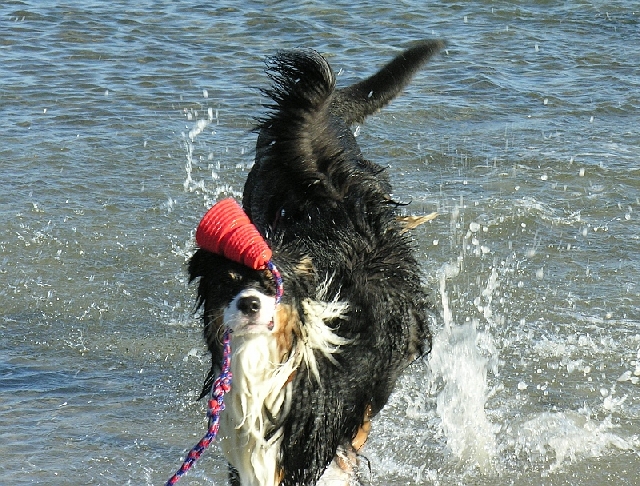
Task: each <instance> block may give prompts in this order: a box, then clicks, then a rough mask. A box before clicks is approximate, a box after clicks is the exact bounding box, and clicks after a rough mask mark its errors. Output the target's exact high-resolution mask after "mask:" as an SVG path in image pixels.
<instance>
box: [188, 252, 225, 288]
mask: <svg viewBox="0 0 640 486" xmlns="http://www.w3.org/2000/svg"><path fill="white" fill-rule="evenodd" d="M220 258H221V257H220V256H219V255H216V254H214V253H211V252H210V251H207V250H203V249H202V248H200V249H199V250H198V251H196V252H195V253H194V254H193V256H192V257H191V259H190V260H189V268H188V270H189V283H191V282H193V281H194V280H195V279H197V278H198V277H204V276H205V275H208V274H210V273H211V272H212V269H214V268H215V267H216V264H217V263H218V262H219V260H220Z"/></svg>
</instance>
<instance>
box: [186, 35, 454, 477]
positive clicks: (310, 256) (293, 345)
mask: <svg viewBox="0 0 640 486" xmlns="http://www.w3.org/2000/svg"><path fill="white" fill-rule="evenodd" d="M442 46H443V44H442V43H441V42H439V41H422V42H419V43H417V44H415V45H414V46H412V47H411V48H409V49H407V50H405V51H404V52H402V53H401V54H400V55H398V56H397V57H396V58H394V59H393V60H392V61H390V62H389V63H388V64H386V65H385V66H384V67H383V68H382V69H381V70H379V71H378V72H377V73H376V74H374V75H372V76H371V77H369V78H367V79H365V80H363V81H361V82H358V83H356V84H353V85H351V86H348V87H345V88H341V89H336V87H335V84H336V76H335V74H334V72H333V71H332V69H331V67H330V66H329V64H328V62H327V61H326V60H325V59H324V58H323V57H322V56H321V55H320V54H318V53H317V52H315V51H313V50H306V49H298V50H291V51H284V52H280V53H278V54H277V55H276V56H274V57H273V58H271V59H270V60H268V61H267V75H268V76H269V78H270V79H271V82H272V85H271V87H270V88H267V89H265V90H263V92H264V94H265V95H266V96H267V97H268V99H269V100H270V101H269V105H268V113H267V115H265V116H264V117H262V118H261V119H259V121H258V124H257V129H256V130H257V132H258V140H257V145H256V157H255V163H254V165H253V167H252V169H251V171H250V173H249V175H248V178H247V181H246V184H245V186H244V192H243V201H242V202H243V209H244V211H245V212H246V214H247V215H248V217H249V218H250V220H251V222H252V223H253V224H254V225H255V227H256V228H257V229H258V230H259V232H260V233H261V235H262V236H263V237H264V239H265V240H266V242H267V243H268V244H269V247H270V248H271V250H272V252H273V256H272V260H273V262H275V264H276V265H277V267H278V269H279V271H280V274H281V276H282V281H283V285H284V295H283V296H282V299H281V300H280V301H279V302H278V303H276V298H275V295H276V294H275V292H276V288H275V284H274V280H273V278H272V277H273V275H272V274H271V272H270V271H269V270H253V269H251V268H249V267H246V266H243V265H242V264H240V263H236V262H234V261H231V260H228V259H227V258H225V257H224V256H221V255H217V254H214V253H211V252H210V251H207V250H205V249H202V248H200V249H198V250H197V251H196V252H195V253H194V254H193V256H192V257H191V259H190V261H189V264H188V271H189V277H190V281H194V280H198V279H199V283H198V287H197V308H202V309H203V313H202V319H203V323H204V337H205V340H206V343H207V345H208V348H209V351H210V353H211V357H212V366H211V371H210V372H209V375H208V377H207V378H206V380H205V385H204V388H203V394H202V396H204V395H206V394H208V393H209V391H210V389H211V386H212V382H213V379H214V377H215V375H216V374H217V373H218V372H219V370H220V366H221V365H220V363H221V362H222V359H223V355H222V345H221V336H222V334H223V330H224V329H225V328H229V329H231V332H232V333H231V335H232V341H231V344H232V349H233V354H232V358H231V370H232V373H233V384H232V386H231V390H230V391H229V393H228V394H227V396H226V398H225V404H226V409H225V411H224V412H223V413H222V414H221V417H220V434H219V442H220V445H221V448H222V451H223V453H224V455H225V457H226V459H227V460H228V462H229V464H230V482H231V484H232V485H234V486H237V485H242V486H257V485H260V486H272V485H284V486H290V485H313V484H347V483H349V484H352V483H353V482H354V481H357V476H358V474H357V467H356V465H357V464H356V463H357V455H358V452H359V451H360V449H361V448H362V446H363V444H364V443H365V441H366V439H367V436H368V434H369V430H370V427H371V419H372V418H373V417H374V416H375V415H376V414H377V413H378V412H379V411H380V410H381V409H382V408H383V407H384V405H385V404H386V403H387V401H388V399H389V396H390V394H391V392H392V391H393V388H394V385H395V383H396V380H397V379H398V377H399V376H400V374H401V373H402V372H403V370H405V368H407V367H408V365H409V364H410V363H411V362H412V361H413V360H415V359H416V358H418V357H421V356H423V355H425V354H426V353H428V351H429V350H430V347H431V334H430V331H429V323H430V321H431V320H432V319H433V317H432V316H433V312H432V304H431V302H430V300H429V297H428V295H427V293H426V292H425V290H424V289H423V286H422V285H421V277H420V275H421V270H420V265H419V264H418V262H417V260H416V257H415V255H414V253H413V249H412V245H411V241H410V238H409V236H408V235H407V234H406V233H405V232H404V229H405V228H404V227H403V224H402V222H401V221H399V219H398V207H399V203H397V202H396V201H394V200H393V198H392V197H391V195H390V194H391V184H390V180H389V176H388V174H387V172H386V170H385V169H384V168H383V167H382V166H381V165H379V164H377V163H374V162H371V161H369V160H367V159H365V158H364V157H363V155H362V153H361V151H360V148H359V147H358V144H357V143H356V139H355V136H354V134H353V133H352V131H351V127H352V125H354V124H356V123H361V122H363V121H364V119H365V118H366V117H367V116H368V115H371V114H373V113H375V112H376V111H378V110H379V109H381V108H382V107H384V106H385V105H386V104H387V103H389V102H390V101H391V100H392V99H393V98H394V97H395V96H396V95H398V94H399V93H400V91H401V90H402V89H403V88H404V87H405V86H406V85H407V84H408V83H409V81H410V80H411V78H412V77H413V75H414V74H415V73H416V72H417V71H418V69H420V67H422V65H423V64H424V63H425V62H426V61H427V60H428V59H429V58H430V57H432V55H433V54H435V53H436V52H437V51H438V50H439V49H441V48H442ZM336 481H337V482H336Z"/></svg>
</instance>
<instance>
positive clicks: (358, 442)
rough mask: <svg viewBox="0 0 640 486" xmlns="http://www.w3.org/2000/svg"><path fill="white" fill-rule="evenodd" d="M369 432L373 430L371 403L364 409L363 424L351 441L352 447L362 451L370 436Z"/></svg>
mask: <svg viewBox="0 0 640 486" xmlns="http://www.w3.org/2000/svg"><path fill="white" fill-rule="evenodd" d="M369 432H371V405H367V408H366V409H365V411H364V419H363V420H362V425H361V426H360V429H358V432H357V433H356V436H355V437H354V438H353V440H352V441H351V447H353V450H354V451H355V452H358V451H360V449H362V447H363V446H364V443H365V442H366V441H367V439H368V438H369Z"/></svg>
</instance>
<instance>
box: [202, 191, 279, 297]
mask: <svg viewBox="0 0 640 486" xmlns="http://www.w3.org/2000/svg"><path fill="white" fill-rule="evenodd" d="M196 243H197V244H198V246H199V247H200V248H203V249H205V250H207V251H210V252H212V253H216V254H218V255H222V256H224V257H225V258H228V259H229V260H232V261H234V262H237V263H240V264H242V265H246V266H247V267H249V268H252V269H254V270H265V269H269V270H270V271H271V273H272V274H273V278H274V280H275V282H276V302H279V301H280V298H281V297H282V293H283V288H282V277H281V276H280V272H278V270H277V269H276V266H275V265H274V264H273V262H272V261H271V256H272V252H271V249H270V248H269V246H268V245H267V242H266V241H265V240H264V238H263V237H262V235H261V234H260V232H259V231H258V229H257V228H256V227H255V226H254V225H253V223H251V221H250V220H249V217H248V216H247V214H246V213H245V212H244V210H243V209H242V207H240V205H239V204H238V203H237V202H236V201H235V200H234V199H232V198H228V199H223V200H222V201H219V202H218V203H216V204H215V205H214V206H213V207H212V208H211V209H209V211H207V213H206V214H205V215H204V217H203V218H202V221H200V224H199V225H198V229H197V230H196Z"/></svg>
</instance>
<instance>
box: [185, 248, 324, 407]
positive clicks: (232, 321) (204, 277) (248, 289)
mask: <svg viewBox="0 0 640 486" xmlns="http://www.w3.org/2000/svg"><path fill="white" fill-rule="evenodd" d="M274 260H276V261H277V267H278V269H279V270H280V273H281V276H282V279H283V282H284V288H285V292H284V295H283V296H282V299H281V300H280V302H279V303H277V304H276V285H275V282H274V278H273V275H272V273H271V271H269V270H268V269H265V270H253V269H252V268H249V267H247V266H245V265H242V264H240V263H236V262H234V261H232V260H229V259H228V258H226V257H224V256H221V255H217V254H215V253H212V252H209V251H207V250H204V249H202V248H201V249H199V250H197V251H196V252H195V253H194V255H193V257H192V258H191V260H190V261H189V277H190V281H193V280H196V279H199V284H198V300H197V306H198V308H200V307H202V308H203V321H204V337H205V340H206V342H207V346H208V348H209V351H210V352H211V357H212V368H211V372H210V373H209V376H208V377H207V379H206V381H205V385H204V388H203V391H202V396H204V395H206V394H207V393H208V392H209V390H210V388H211V383H212V380H213V377H214V376H215V373H216V371H217V370H218V369H219V366H220V363H221V362H222V346H221V342H222V334H223V332H224V329H225V328H226V327H227V328H229V329H231V331H232V335H233V337H234V339H236V338H250V337H251V335H260V334H263V335H264V334H266V335H271V336H273V337H274V339H276V340H277V341H278V343H279V346H280V347H281V348H282V352H283V353H284V354H286V353H287V351H288V348H290V346H291V342H292V341H293V339H295V335H296V334H299V327H300V315H301V310H300V305H301V302H302V301H304V300H305V298H308V297H311V296H312V295H313V290H314V289H315V274H314V270H313V266H312V264H311V261H310V260H309V259H308V258H306V257H304V256H301V255H290V254H282V253H281V254H274Z"/></svg>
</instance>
